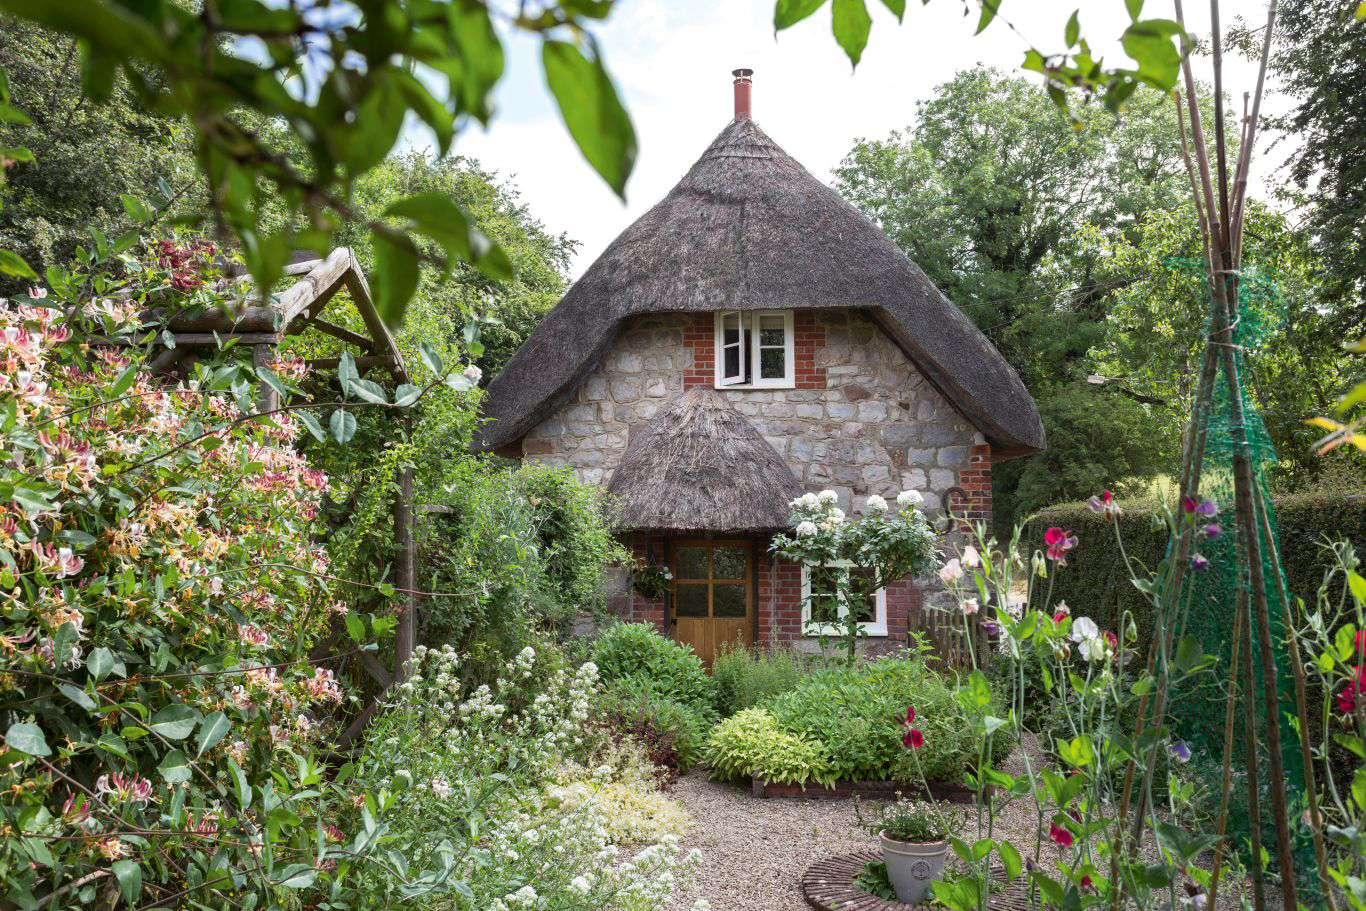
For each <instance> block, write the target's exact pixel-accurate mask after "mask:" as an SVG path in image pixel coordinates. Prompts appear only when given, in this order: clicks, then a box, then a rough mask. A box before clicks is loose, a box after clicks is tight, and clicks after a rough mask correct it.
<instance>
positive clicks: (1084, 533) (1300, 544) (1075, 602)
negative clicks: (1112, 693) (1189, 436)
mask: <svg viewBox="0 0 1366 911" xmlns="http://www.w3.org/2000/svg"><path fill="white" fill-rule="evenodd" d="M1122 505H1123V506H1124V510H1125V511H1124V518H1123V524H1122V526H1121V531H1122V533H1123V535H1124V550H1125V551H1126V552H1127V553H1128V554H1129V556H1130V557H1133V558H1135V559H1137V560H1139V561H1141V562H1142V563H1143V564H1144V565H1145V566H1149V567H1152V566H1156V565H1157V563H1158V561H1160V560H1161V559H1162V555H1163V554H1164V553H1165V552H1166V548H1167V533H1166V529H1165V527H1163V526H1161V525H1159V524H1158V523H1155V522H1153V521H1151V517H1152V514H1153V508H1152V507H1151V506H1144V505H1142V504H1138V505H1130V504H1122ZM1272 506H1273V507H1274V509H1275V513H1276V524H1277V528H1278V530H1279V532H1280V544H1281V560H1282V563H1283V565H1284V566H1285V574H1286V579H1287V581H1288V583H1289V585H1290V592H1291V594H1292V595H1295V596H1297V597H1300V598H1303V599H1304V601H1305V603H1306V604H1313V603H1314V602H1315V599H1316V592H1317V591H1318V587H1319V583H1320V582H1321V581H1322V580H1323V573H1324V571H1325V570H1327V569H1328V568H1329V566H1330V565H1331V564H1332V555H1331V554H1330V553H1328V552H1326V551H1325V550H1324V549H1323V548H1322V547H1321V546H1320V545H1321V544H1322V543H1323V542H1324V541H1326V540H1329V539H1332V540H1338V539H1344V540H1347V541H1351V542H1352V543H1353V545H1354V546H1355V547H1356V549H1357V551H1358V552H1363V551H1366V497H1362V496H1341V495H1331V494H1318V493H1315V494H1303V495H1295V496H1287V497H1278V498H1276V499H1275V500H1274V501H1273V503H1272ZM1050 526H1059V527H1062V528H1067V529H1071V530H1072V532H1073V534H1075V535H1076V536H1077V537H1078V538H1079V539H1080V544H1079V545H1078V547H1077V549H1076V550H1074V551H1072V552H1071V553H1069V554H1068V555H1067V568H1066V569H1064V570H1063V571H1062V572H1059V573H1055V574H1053V575H1054V578H1051V579H1049V580H1048V581H1049V582H1050V583H1051V584H1052V586H1053V600H1054V601H1055V602H1056V601H1058V600H1064V601H1066V602H1067V603H1068V604H1070V605H1071V606H1072V608H1073V610H1074V611H1075V612H1080V613H1082V614H1085V615H1086V616H1088V617H1090V618H1091V619H1092V620H1095V621H1096V623H1097V624H1098V625H1099V626H1100V628H1101V629H1110V630H1117V629H1119V621H1120V619H1121V618H1122V617H1123V615H1124V612H1125V611H1126V610H1127V611H1130V612H1132V613H1133V616H1134V622H1135V624H1136V625H1137V627H1138V648H1139V653H1140V654H1146V653H1147V648H1148V642H1149V641H1150V637H1151V635H1152V628H1153V617H1152V610H1151V607H1150V605H1149V604H1148V602H1147V601H1146V600H1145V599H1144V597H1143V595H1142V594H1141V593H1140V592H1139V591H1138V590H1137V589H1136V588H1134V586H1133V583H1132V582H1131V581H1130V580H1129V573H1128V571H1127V570H1126V569H1125V567H1124V561H1123V559H1122V558H1121V557H1120V553H1119V548H1118V545H1117V544H1116V542H1115V531H1114V526H1112V525H1111V524H1110V523H1108V522H1106V521H1105V517H1104V515H1103V514H1102V513H1097V512H1092V511H1091V510H1090V509H1088V508H1087V507H1086V506H1085V504H1069V505H1066V506H1058V507H1054V508H1051V509H1046V510H1044V511H1042V512H1040V513H1038V514H1037V515H1035V516H1034V517H1033V518H1031V519H1030V520H1029V522H1028V523H1027V524H1026V525H1025V529H1024V534H1023V535H1022V536H1021V541H1022V542H1025V544H1024V546H1033V547H1042V546H1043V544H1042V542H1043V535H1044V530H1045V529H1047V528H1049V527H1050Z"/></svg>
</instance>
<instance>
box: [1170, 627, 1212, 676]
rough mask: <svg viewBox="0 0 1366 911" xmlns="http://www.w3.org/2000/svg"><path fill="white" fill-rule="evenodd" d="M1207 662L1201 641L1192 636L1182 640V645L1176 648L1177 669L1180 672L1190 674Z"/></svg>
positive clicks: (1184, 637)
mask: <svg viewBox="0 0 1366 911" xmlns="http://www.w3.org/2000/svg"><path fill="white" fill-rule="evenodd" d="M1204 660H1205V647H1204V646H1203V645H1201V644H1200V640H1199V639H1197V638H1195V637H1194V636H1191V635H1186V636H1183V637H1182V638H1181V644H1180V645H1178V646H1177V647H1176V667H1177V669H1178V670H1180V671H1183V672H1186V673H1190V672H1191V671H1193V670H1195V669H1196V668H1198V667H1199V666H1200V665H1201V663H1202V662H1203V661H1204Z"/></svg>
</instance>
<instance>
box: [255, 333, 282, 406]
mask: <svg viewBox="0 0 1366 911" xmlns="http://www.w3.org/2000/svg"><path fill="white" fill-rule="evenodd" d="M274 360H275V346H274V345H252V346H251V361H252V364H253V365H255V366H257V367H268V366H269V365H270V364H271V362H272V361H274ZM256 401H257V409H256V410H257V411H261V412H268V411H274V410H275V409H277V408H279V407H280V393H278V392H276V391H275V390H274V389H273V388H272V387H271V385H270V384H269V383H267V382H265V381H264V380H262V381H261V390H260V395H259V397H258V398H257V400H256Z"/></svg>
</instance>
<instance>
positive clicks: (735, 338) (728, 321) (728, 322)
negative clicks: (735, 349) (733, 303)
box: [721, 313, 740, 345]
mask: <svg viewBox="0 0 1366 911" xmlns="http://www.w3.org/2000/svg"><path fill="white" fill-rule="evenodd" d="M739 341H740V314H738V313H730V314H727V315H726V316H723V317H721V342H722V344H725V345H734V344H736V343H737V342H739Z"/></svg>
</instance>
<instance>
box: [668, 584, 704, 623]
mask: <svg viewBox="0 0 1366 911" xmlns="http://www.w3.org/2000/svg"><path fill="white" fill-rule="evenodd" d="M674 613H675V614H676V615H677V616H679V617H705V616H707V583H705V582H693V583H687V582H679V583H678V584H676V585H675V586H674Z"/></svg>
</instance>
